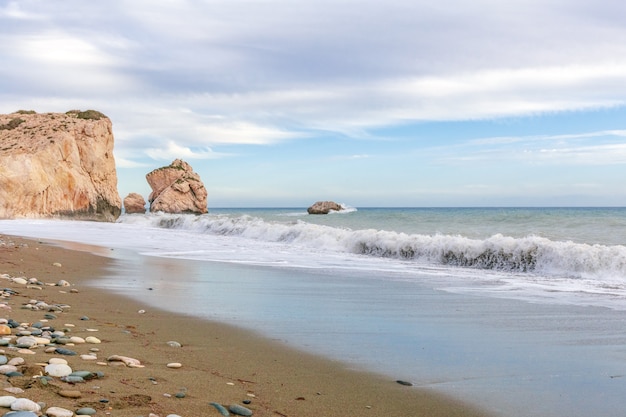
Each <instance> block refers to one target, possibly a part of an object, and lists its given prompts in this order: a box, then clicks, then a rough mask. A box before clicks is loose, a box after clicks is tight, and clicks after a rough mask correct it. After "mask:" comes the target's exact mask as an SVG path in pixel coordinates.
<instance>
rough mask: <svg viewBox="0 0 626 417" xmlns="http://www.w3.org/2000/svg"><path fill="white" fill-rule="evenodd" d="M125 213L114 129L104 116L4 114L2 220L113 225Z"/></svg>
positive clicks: (0, 134)
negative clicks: (60, 220) (43, 219)
mask: <svg viewBox="0 0 626 417" xmlns="http://www.w3.org/2000/svg"><path fill="white" fill-rule="evenodd" d="M121 211H122V204H121V199H120V196H119V193H118V192H117V174H116V171H115V160H114V158H113V129H112V125H111V121H110V120H109V119H108V118H107V117H106V116H105V115H103V114H102V113H99V112H96V111H93V110H88V111H85V112H81V111H78V110H74V111H69V112H67V113H65V114H63V113H45V114H37V113H35V112H33V111H19V112H17V113H13V114H7V115H0V218H16V217H70V218H74V219H85V220H100V221H114V220H115V219H117V217H118V216H119V215H120V213H121Z"/></svg>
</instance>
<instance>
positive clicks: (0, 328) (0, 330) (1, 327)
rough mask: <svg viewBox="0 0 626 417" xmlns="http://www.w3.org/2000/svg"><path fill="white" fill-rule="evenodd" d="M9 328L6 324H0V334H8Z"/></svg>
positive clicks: (9, 332)
mask: <svg viewBox="0 0 626 417" xmlns="http://www.w3.org/2000/svg"><path fill="white" fill-rule="evenodd" d="M10 334H11V328H10V327H9V326H7V325H6V324H0V335H10Z"/></svg>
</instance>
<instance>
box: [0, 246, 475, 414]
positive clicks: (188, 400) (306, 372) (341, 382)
mask: <svg viewBox="0 0 626 417" xmlns="http://www.w3.org/2000/svg"><path fill="white" fill-rule="evenodd" d="M0 242H4V245H3V246H0V274H9V275H10V276H11V277H25V278H31V277H34V278H37V279H38V280H39V281H42V282H44V283H50V284H54V283H57V282H58V281H59V280H66V281H68V282H69V283H70V284H71V286H70V287H59V286H49V285H46V286H40V288H36V287H33V288H28V287H27V286H25V285H19V284H16V283H12V282H10V281H9V280H6V279H4V280H2V281H0V282H2V285H3V287H5V288H12V289H15V290H17V291H18V292H19V294H18V295H13V296H11V297H10V298H8V299H6V300H4V302H6V303H8V304H9V306H10V307H11V311H6V310H3V311H2V313H0V314H2V316H0V317H4V318H7V319H8V318H13V319H14V320H16V321H17V322H20V323H24V322H26V323H34V322H37V321H40V320H42V319H43V318H44V314H45V312H43V311H30V310H25V309H22V308H21V306H22V305H23V304H24V303H27V302H28V301H29V300H31V299H36V300H43V301H45V302H47V303H48V304H67V305H69V306H71V308H70V309H68V310H66V311H64V312H62V313H55V314H57V318H56V319H54V320H50V321H49V322H48V323H47V324H49V325H53V326H54V327H55V328H56V329H66V330H67V331H69V332H68V333H67V334H68V335H69V336H79V337H83V338H85V337H87V336H96V337H97V338H99V339H100V340H102V343H101V344H98V345H91V344H76V345H74V346H66V347H67V348H68V349H73V350H74V351H76V352H77V353H78V354H86V353H88V352H89V350H90V349H91V348H93V347H96V348H97V349H99V351H98V352H97V353H96V355H97V356H98V361H97V362H100V363H103V364H97V363H96V362H95V361H86V360H83V359H81V358H80V357H79V356H78V355H77V356H63V358H64V359H66V360H67V361H68V363H69V364H70V366H71V367H72V369H74V370H88V371H92V372H96V371H100V372H103V373H104V377H103V378H99V379H93V380H90V381H87V382H85V383H79V384H74V385H72V384H68V383H66V382H62V381H60V380H59V379H58V378H55V380H53V381H51V382H50V383H49V384H47V385H43V384H41V383H39V382H40V381H39V379H38V378H36V376H37V374H38V373H39V372H42V371H43V366H42V365H41V364H44V363H46V362H47V361H48V360H49V359H50V358H51V357H60V355H58V354H55V353H46V352H45V350H46V349H45V347H39V348H35V349H33V351H34V352H35V354H33V355H23V354H19V353H17V352H16V351H15V350H14V349H11V348H4V351H5V355H6V356H8V357H9V359H10V358H12V357H16V356H21V357H23V358H24V359H25V360H26V365H25V366H23V369H22V371H23V373H24V374H25V375H26V376H24V377H13V378H7V380H6V381H3V382H2V383H0V387H1V388H7V387H10V386H11V385H16V386H21V387H23V389H24V393H22V394H19V395H16V396H17V397H23V398H29V399H32V400H34V401H37V402H45V403H46V407H50V406H56V407H63V408H66V409H69V410H76V409H78V408H80V407H85V406H87V407H92V408H94V409H96V410H97V415H107V414H109V415H113V416H140V415H144V416H148V415H149V414H150V413H154V414H157V415H159V416H166V415H169V414H176V415H180V416H183V417H185V416H197V415H207V416H211V415H214V416H219V415H220V414H219V412H218V410H217V409H215V408H214V407H213V406H211V405H210V403H211V402H215V403H219V404H222V405H224V406H225V407H228V406H229V405H230V404H240V405H243V406H245V407H247V408H248V409H250V410H252V412H253V413H254V414H253V415H255V416H289V417H292V416H293V417H295V416H299V417H307V416H311V417H313V416H316V417H318V416H327V417H331V416H355V415H365V416H367V415H370V416H407V415H410V416H486V415H487V414H486V413H484V412H482V411H481V410H477V409H476V408H474V407H472V406H469V405H467V404H465V403H463V402H460V401H456V400H455V399H452V398H448V397H446V396H442V395H440V394H438V393H434V392H432V391H429V390H426V389H422V388H419V389H418V388H415V387H408V386H404V385H401V384H398V383H397V382H396V381H394V380H391V379H388V378H386V377H383V376H379V375H376V374H372V373H368V372H359V371H355V370H351V369H347V368H346V367H345V366H344V365H343V364H341V363H337V362H334V361H331V360H328V359H325V358H320V357H317V356H315V355H311V354H308V353H303V352H300V351H297V350H294V349H291V348H289V347H286V346H284V345H282V344H280V343H279V342H274V341H272V340H268V339H265V338H263V337H260V336H258V335H256V334H254V333H252V332H249V331H246V330H242V329H239V328H236V327H231V326H228V325H224V324H221V323H216V322H210V321H205V320H201V319H198V318H194V317H190V316H186V315H184V314H172V313H170V312H166V311H160V310H156V309H154V308H153V307H146V306H145V305H142V304H141V303H140V302H138V301H135V300H132V299H130V298H124V297H123V296H119V295H115V294H111V293H109V292H106V291H104V290H102V289H98V288H95V287H93V286H90V285H87V283H88V281H89V280H94V279H95V278H97V277H98V276H99V275H101V274H103V273H105V272H106V271H107V268H109V267H110V266H111V265H112V263H113V262H114V261H113V260H111V259H109V258H106V257H103V256H96V255H94V254H92V253H87V252H83V251H78V250H68V249H64V248H61V247H59V246H56V245H53V244H50V243H44V242H40V241H35V240H24V239H21V238H16V237H10V236H3V235H0ZM55 263H58V264H61V266H55V265H54V264H55ZM84 317H88V318H89V320H81V318H84ZM68 325H70V326H68ZM72 325H73V326H72ZM87 329H92V330H97V332H88V331H87ZM168 341H176V342H179V343H180V344H181V345H182V347H171V346H169V345H168V344H167V342H168ZM111 355H122V356H126V357H131V358H135V359H138V360H139V361H141V364H142V365H143V366H144V367H142V368H130V367H126V366H113V363H112V362H108V363H107V358H108V357H110V356H111ZM172 362H177V363H180V364H182V367H181V368H179V369H172V368H168V367H167V364H168V363H172ZM104 363H106V364H104ZM2 379H4V378H2ZM60 390H78V391H80V392H81V396H80V398H77V399H70V398H65V397H62V396H60V395H59V394H58V392H59V391H60ZM176 394H179V396H182V395H183V394H184V397H183V398H178V397H177V396H176ZM6 395H10V394H8V393H7V394H6ZM243 400H248V401H250V403H249V404H243V402H242V401H243ZM45 409H46V408H44V411H45ZM231 415H232V413H231Z"/></svg>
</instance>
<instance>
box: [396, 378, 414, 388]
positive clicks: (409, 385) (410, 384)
mask: <svg viewBox="0 0 626 417" xmlns="http://www.w3.org/2000/svg"><path fill="white" fill-rule="evenodd" d="M396 382H397V383H398V384H400V385H404V386H407V387H412V386H413V384H412V383H410V382H408V381H402V380H401V379H399V380H397V381H396Z"/></svg>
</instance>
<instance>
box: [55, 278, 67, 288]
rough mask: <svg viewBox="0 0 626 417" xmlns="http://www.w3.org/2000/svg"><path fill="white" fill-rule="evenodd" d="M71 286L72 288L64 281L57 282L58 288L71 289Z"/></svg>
mask: <svg viewBox="0 0 626 417" xmlns="http://www.w3.org/2000/svg"><path fill="white" fill-rule="evenodd" d="M69 286H70V283H69V282H67V281H66V280H64V279H62V280H60V281H59V282H57V287H69Z"/></svg>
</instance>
